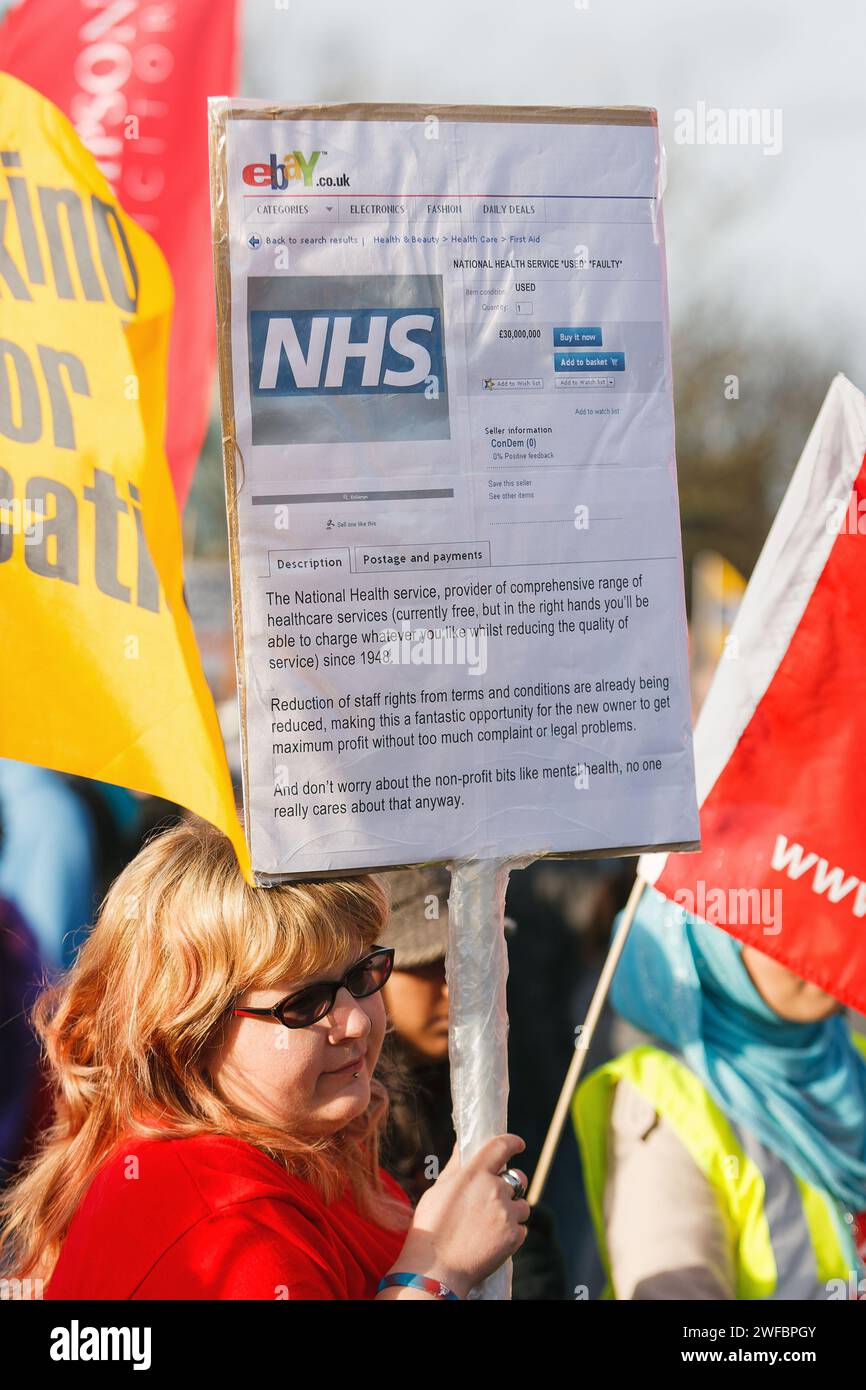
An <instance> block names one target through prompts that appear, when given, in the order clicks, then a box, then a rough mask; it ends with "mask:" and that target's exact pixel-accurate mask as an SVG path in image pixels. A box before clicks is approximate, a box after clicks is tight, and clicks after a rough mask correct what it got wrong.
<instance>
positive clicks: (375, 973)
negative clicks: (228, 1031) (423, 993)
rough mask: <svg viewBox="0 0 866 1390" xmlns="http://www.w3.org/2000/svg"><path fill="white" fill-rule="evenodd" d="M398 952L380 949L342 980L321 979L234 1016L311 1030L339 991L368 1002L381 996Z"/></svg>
mask: <svg viewBox="0 0 866 1390" xmlns="http://www.w3.org/2000/svg"><path fill="white" fill-rule="evenodd" d="M394 950H395V948H394V947H393V946H377V948H376V950H375V951H371V953H370V955H369V956H364V957H363V959H362V960H359V961H357V962H356V963H355V964H354V965H353V966H352V968H351V970H347V971H346V973H345V975H344V976H343V978H342V980H321V981H319V983H318V984H315V985H307V987H306V989H299V990H298V992H297V993H296V994H287V995H286V997H285V999H281V1000H280V1001H279V1003H277V1004H274V1005H272V1006H271V1008H270V1009H233V1010H232V1013H233V1014H237V1015H239V1016H241V1017H242V1018H275V1019H276V1020H277V1022H278V1023H282V1025H283V1027H284V1028H310V1027H312V1025H313V1024H314V1023H318V1022H319V1019H321V1018H324V1017H325V1015H326V1014H329V1013H330V1012H331V1010H332V1009H333V1007H334V1000H335V999H336V998H337V991H338V990H341V989H343V988H344V987H345V988H346V989H347V990H348V991H349V993H350V994H351V996H352V998H353V999H367V998H368V997H369V995H371V994H377V993H378V992H379V990H380V989H381V988H382V986H383V985H385V984H387V983H388V977H389V976H390V974H391V971H392V969H393V968H394Z"/></svg>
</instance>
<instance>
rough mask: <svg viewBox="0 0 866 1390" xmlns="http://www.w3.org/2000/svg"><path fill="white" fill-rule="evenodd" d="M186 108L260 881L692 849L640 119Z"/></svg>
mask: <svg viewBox="0 0 866 1390" xmlns="http://www.w3.org/2000/svg"><path fill="white" fill-rule="evenodd" d="M211 128H212V165H213V168H212V179H213V185H214V209H215V244H216V267H217V286H218V301H219V317H220V325H219V326H220V340H221V362H222V393H223V413H224V432H225V434H226V437H227V440H228V456H227V483H228V485H229V523H230V530H231V535H232V549H233V585H234V602H235V624H236V641H237V646H238V659H239V679H240V684H241V707H242V715H243V719H242V723H243V727H244V778H245V785H244V794H245V814H246V821H247V833H248V836H249V838H250V844H251V849H252V855H253V864H254V867H255V869H256V872H257V874H258V875H259V876H260V880H261V881H263V882H266V881H268V880H269V878H270V877H273V876H275V877H280V876H283V875H288V876H291V875H298V874H305V873H306V874H318V873H325V872H340V871H358V870H362V869H366V868H375V867H385V866H397V865H402V864H413V863H419V862H426V861H431V860H449V859H454V858H468V857H476V856H477V857H483V858H486V857H504V856H512V855H523V856H526V855H540V854H544V853H575V852H578V853H580V852H583V853H589V852H602V853H603V852H610V851H614V850H620V851H624V852H635V851H637V850H638V849H640V848H643V847H646V846H692V845H694V844H695V842H696V841H697V840H698V837H699V827H698V816H697V808H696V800H695V788H694V770H693V763H692V742H691V718H690V711H689V702H688V676H687V657H686V626H685V606H684V598H683V578H682V558H681V547H680V528H679V512H678V503H677V488H676V470H675V459H674V422H673V408H672V400H671V380H670V356H669V345H668V321H667V290H666V278H665V252H664V237H663V229H662V219H661V213H660V206H659V200H658V194H659V187H658V184H659V143H658V130H657V126H656V123H655V113H654V112H651V111H644V110H638V109H635V110H629V111H610V112H603V111H581V110H562V109H560V108H556V109H549V110H547V111H545V109H544V108H518V109H515V108H510V109H509V108H483V107H475V108H472V107H468V108H467V107H463V108H454V107H452V108H447V107H445V108H434V109H429V108H428V109H422V108H418V109H413V108H405V107H388V106H384V107H383V106H377V107H362V106H352V107H330V108H328V107H315V108H306V109H304V110H299V111H298V112H293V111H291V110H279V109H278V108H274V107H266V106H265V105H264V104H261V106H260V107H257V105H256V104H255V103H249V102H246V103H243V104H241V103H235V104H232V103H230V102H225V101H221V102H218V103H213V104H212V110H211Z"/></svg>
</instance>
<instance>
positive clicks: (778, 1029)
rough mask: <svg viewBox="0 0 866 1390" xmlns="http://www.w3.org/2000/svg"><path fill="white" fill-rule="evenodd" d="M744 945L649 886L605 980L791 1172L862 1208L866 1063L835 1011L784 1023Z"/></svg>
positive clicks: (628, 1011) (629, 1011) (623, 1007)
mask: <svg viewBox="0 0 866 1390" xmlns="http://www.w3.org/2000/svg"><path fill="white" fill-rule="evenodd" d="M621 915H622V914H620V917H621ZM619 921H620V918H617V922H616V924H615V926H614V930H616V929H617V927H618V925H619ZM742 949H743V948H742V943H741V942H740V941H738V940H736V938H735V937H733V936H730V935H729V934H728V933H727V932H726V931H722V929H721V928H720V927H714V926H711V925H710V924H709V923H707V922H705V921H703V920H702V919H701V918H700V917H695V916H693V915H692V914H691V913H689V912H686V911H685V910H684V909H683V908H682V907H679V906H678V905H677V904H675V903H672V902H670V901H669V900H668V899H666V898H663V897H662V896H661V894H660V893H657V892H656V891H655V889H654V888H646V889H645V890H644V894H643V897H642V899H641V902H640V905H639V907H638V911H637V915H636V917H635V921H634V923H633V925H632V929H631V933H630V935H629V938H628V941H627V942H626V945H625V948H624V950H623V954H622V959H621V961H620V963H619V966H618V967H617V971H616V974H615V976H614V982H613V989H612V991H611V1000H612V1003H613V1006H614V1008H615V1009H616V1010H617V1012H618V1013H620V1014H622V1015H623V1017H624V1018H627V1019H628V1020H629V1022H630V1023H633V1024H634V1025H635V1026H636V1027H637V1028H641V1029H643V1030H644V1032H647V1033H651V1034H653V1035H654V1036H655V1037H656V1038H658V1039H659V1040H660V1041H661V1042H663V1043H665V1044H667V1045H668V1046H669V1047H670V1048H672V1049H673V1050H674V1051H676V1052H677V1053H679V1055H680V1056H681V1057H682V1059H683V1060H684V1061H685V1063H686V1064H687V1066H688V1067H689V1068H690V1069H691V1070H692V1071H693V1072H694V1073H695V1075H696V1076H698V1077H699V1078H700V1080H701V1081H702V1082H703V1083H704V1085H705V1086H706V1087H707V1089H708V1091H709V1092H710V1095H711V1096H712V1098H713V1099H714V1100H715V1101H716V1103H717V1104H718V1105H719V1106H720V1107H721V1108H722V1110H724V1112H725V1113H726V1114H727V1115H728V1117H729V1118H731V1119H732V1120H733V1121H734V1122H735V1123H737V1124H741V1125H743V1126H744V1127H745V1128H746V1129H748V1130H750V1131H751V1132H752V1134H754V1135H755V1136H756V1137H757V1138H758V1139H760V1140H761V1141H762V1142H763V1143H764V1144H766V1145H767V1147H768V1148H770V1149H772V1150H773V1152H774V1153H776V1154H778V1155H779V1157H780V1158H782V1159H783V1160H784V1161H785V1162H786V1163H787V1164H788V1166H789V1167H790V1168H791V1169H792V1170H793V1171H794V1172H795V1173H797V1174H799V1175H800V1176H801V1177H802V1178H805V1179H806V1181H807V1182H810V1183H812V1184H814V1185H815V1186H817V1187H821V1188H823V1189H824V1191H826V1192H829V1193H831V1194H832V1195H833V1196H834V1197H836V1198H837V1200H838V1201H840V1202H843V1203H844V1204H845V1205H846V1206H848V1207H850V1208H851V1209H852V1210H854V1211H862V1210H864V1209H866V1061H864V1059H863V1058H862V1057H861V1056H860V1054H859V1053H858V1052H857V1050H856V1048H855V1047H854V1045H853V1043H852V1042H851V1040H850V1038H849V1036H848V1030H847V1026H846V1023H845V1020H844V1017H843V1016H842V1015H841V1014H834V1015H833V1016H831V1017H830V1018H827V1019H824V1020H822V1021H821V1022H818V1023H790V1022H788V1021H787V1020H785V1019H783V1018H781V1017H780V1016H779V1015H778V1014H777V1013H775V1012H774V1010H773V1009H771V1008H770V1007H769V1005H767V1004H765V1003H764V1001H763V999H762V998H761V995H760V994H759V993H758V990H757V989H756V987H755V985H754V984H753V983H752V980H751V977H750V976H749V973H748V971H747V969H746V967H745V965H744V963H743V957H742Z"/></svg>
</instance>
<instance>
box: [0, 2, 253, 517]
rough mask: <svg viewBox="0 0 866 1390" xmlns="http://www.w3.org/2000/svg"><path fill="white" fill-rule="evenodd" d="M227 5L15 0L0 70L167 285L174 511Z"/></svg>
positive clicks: (208, 370) (192, 381)
mask: <svg viewBox="0 0 866 1390" xmlns="http://www.w3.org/2000/svg"><path fill="white" fill-rule="evenodd" d="M236 27H237V25H236V0H24V3H23V4H21V5H19V6H17V7H16V8H13V9H12V10H10V11H9V13H8V14H7V16H6V19H5V21H4V23H3V24H2V26H0V68H3V69H4V70H5V71H6V72H10V73H12V74H13V75H14V76H15V77H19V78H21V79H22V81H24V82H26V83H28V84H29V85H30V86H31V87H35V88H36V89H37V91H40V92H41V93H42V94H43V96H46V97H48V98H49V100H51V101H53V102H54V104H55V106H59V107H60V109H61V110H62V111H63V112H65V114H66V115H67V116H69V118H70V120H71V121H72V123H73V125H74V126H75V128H76V130H77V132H78V134H79V136H80V137H81V139H82V141H83V143H84V144H85V145H87V147H88V149H89V150H90V151H91V153H92V154H93V155H94V156H95V158H96V160H97V163H98V164H99V166H100V168H101V169H102V172H103V173H104V174H105V176H106V178H107V179H108V181H109V183H110V184H111V186H112V188H113V189H114V191H115V193H116V194H117V196H118V198H119V199H120V202H121V203H122V205H123V207H124V209H125V210H126V211H127V212H128V213H129V215H130V217H132V218H134V219H135V221H136V222H138V223H139V225H140V226H142V227H144V228H145V229H146V230H147V231H148V232H150V234H151V235H152V236H153V237H154V239H155V240H156V241H157V243H158V244H159V246H160V247H161V249H162V251H163V252H164V254H165V257H166V260H167V261H168V264H169V268H170V270H171V274H172V279H173V281H174V287H175V309H174V318H173V321H172V333H171V346H170V350H169V369H168V370H169V381H168V421H167V425H166V452H167V454H168V461H169V466H170V468H171V473H172V478H173V480H174V488H175V493H176V495H177V500H178V506H179V507H183V504H184V502H185V501H186V497H187V493H188V492H189V488H190V484H191V482H192V475H193V470H194V468H195V462H196V459H197V458H198V455H199V452H200V450H201V446H202V441H203V439H204V434H205V430H206V428H207V418H208V409H209V404H210V388H211V382H212V379H213V368H214V358H215V351H216V347H215V324H214V308H213V305H214V294H213V266H212V261H211V254H210V236H211V232H210V185H209V181H208V142H207V100H206V99H207V97H208V96H213V95H214V94H215V93H223V92H233V91H234V89H235V71H236V61H237V42H236Z"/></svg>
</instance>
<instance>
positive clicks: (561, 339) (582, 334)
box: [553, 328, 601, 348]
mask: <svg viewBox="0 0 866 1390" xmlns="http://www.w3.org/2000/svg"><path fill="white" fill-rule="evenodd" d="M553 346H554V347H555V348H580V347H601V329H600V328H554V330H553Z"/></svg>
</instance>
